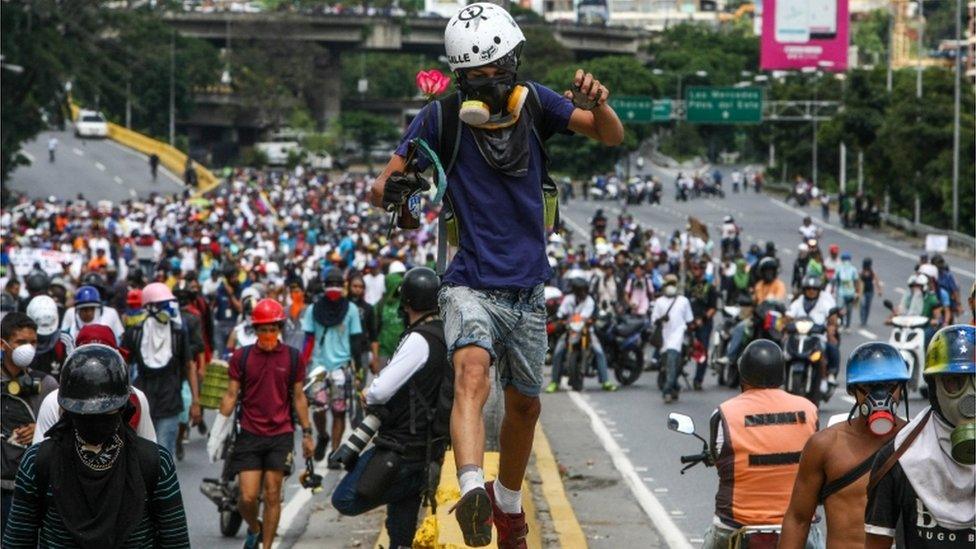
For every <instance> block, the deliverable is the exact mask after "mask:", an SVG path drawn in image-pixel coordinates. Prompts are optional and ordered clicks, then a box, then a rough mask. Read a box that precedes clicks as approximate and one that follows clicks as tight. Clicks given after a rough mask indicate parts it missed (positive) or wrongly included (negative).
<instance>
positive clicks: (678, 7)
mask: <svg viewBox="0 0 976 549" xmlns="http://www.w3.org/2000/svg"><path fill="white" fill-rule="evenodd" d="M598 4H602V5H603V6H605V8H604V10H603V11H604V12H605V13H607V14H608V21H607V23H608V24H610V25H615V26H616V25H622V26H627V27H641V28H645V29H648V30H661V29H664V28H666V27H669V26H671V25H674V24H677V23H679V22H682V21H703V22H717V21H718V13H719V12H720V11H722V10H723V9H724V8H725V0H543V5H544V8H545V12H544V15H545V17H546V19H547V20H548V21H555V22H579V23H589V24H593V21H592V19H593V14H595V13H598V12H599V11H600V10H599V7H598ZM597 19H598V17H597ZM587 20H589V21H587Z"/></svg>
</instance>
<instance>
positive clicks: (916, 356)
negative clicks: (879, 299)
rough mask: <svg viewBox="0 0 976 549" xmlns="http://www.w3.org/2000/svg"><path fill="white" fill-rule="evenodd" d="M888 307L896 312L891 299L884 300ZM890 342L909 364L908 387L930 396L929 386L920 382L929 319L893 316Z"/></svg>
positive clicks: (913, 316)
mask: <svg viewBox="0 0 976 549" xmlns="http://www.w3.org/2000/svg"><path fill="white" fill-rule="evenodd" d="M883 303H884V306H885V308H886V309H888V310H889V311H891V312H892V313H894V311H895V306H894V304H892V303H891V300H888V299H886V300H884V302H883ZM890 322H891V325H892V326H893V328H892V330H891V335H890V336H888V343H890V344H891V345H892V346H893V347H894V348H895V349H898V352H899V353H901V356H902V358H903V359H905V364H908V373H909V374H910V376H911V377H910V379H909V380H908V389H909V390H910V391H911V390H914V389H918V390H919V391H920V392H921V393H922V396H924V397H928V394H927V393H928V387H927V386H926V385H925V384H924V383H922V384H920V383H919V380H920V378H921V372H922V370H924V369H925V329H926V328H927V327H928V326H929V319H928V318H927V317H924V316H920V315H895V316H893V317H891V321H890Z"/></svg>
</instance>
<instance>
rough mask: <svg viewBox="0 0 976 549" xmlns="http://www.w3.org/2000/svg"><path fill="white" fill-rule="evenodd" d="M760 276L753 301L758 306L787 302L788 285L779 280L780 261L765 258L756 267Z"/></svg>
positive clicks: (753, 294)
mask: <svg viewBox="0 0 976 549" xmlns="http://www.w3.org/2000/svg"><path fill="white" fill-rule="evenodd" d="M756 269H757V270H758V272H759V276H758V278H757V281H756V285H755V287H753V289H752V296H753V300H754V301H755V303H756V305H758V304H760V303H762V302H763V301H769V300H772V301H780V302H784V303H785V302H786V284H783V281H782V280H780V279H779V277H778V275H779V261H777V260H776V258H773V257H764V258H762V259H761V260H760V261H759V264H758V265H757V266H756Z"/></svg>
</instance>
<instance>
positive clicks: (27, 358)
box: [10, 344, 37, 368]
mask: <svg viewBox="0 0 976 549" xmlns="http://www.w3.org/2000/svg"><path fill="white" fill-rule="evenodd" d="M36 353H37V349H35V348H34V346H33V345H30V344H27V345H21V346H19V347H15V348H14V350H13V351H11V353H10V359H11V360H12V361H13V363H14V366H17V367H18V368H26V367H28V366H30V365H31V362H34V355H35V354H36Z"/></svg>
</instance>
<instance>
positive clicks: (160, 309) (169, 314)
mask: <svg viewBox="0 0 976 549" xmlns="http://www.w3.org/2000/svg"><path fill="white" fill-rule="evenodd" d="M146 311H147V312H148V313H149V316H151V317H153V318H155V319H156V321H157V322H159V323H160V324H169V323H170V322H171V321H172V322H175V323H177V324H178V323H179V322H180V309H179V307H177V305H176V302H175V301H164V302H161V303H149V304H147V305H146Z"/></svg>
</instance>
